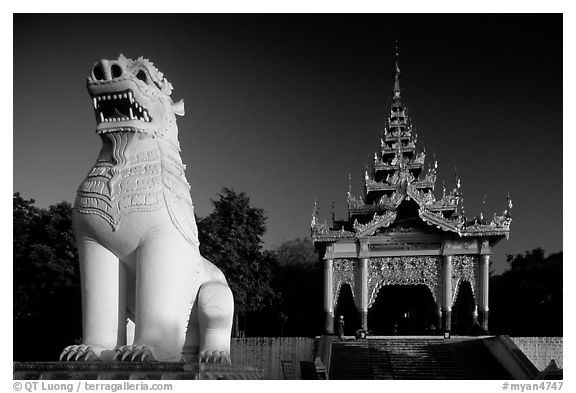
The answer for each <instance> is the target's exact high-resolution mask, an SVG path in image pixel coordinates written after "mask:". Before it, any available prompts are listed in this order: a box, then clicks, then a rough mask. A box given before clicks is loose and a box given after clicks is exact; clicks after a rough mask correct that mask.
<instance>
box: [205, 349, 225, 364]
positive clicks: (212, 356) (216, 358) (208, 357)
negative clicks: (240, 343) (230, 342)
mask: <svg viewBox="0 0 576 393" xmlns="http://www.w3.org/2000/svg"><path fill="white" fill-rule="evenodd" d="M198 362H199V363H228V364H230V363H232V361H231V360H230V354H229V353H228V352H226V351H202V352H200V354H199V355H198Z"/></svg>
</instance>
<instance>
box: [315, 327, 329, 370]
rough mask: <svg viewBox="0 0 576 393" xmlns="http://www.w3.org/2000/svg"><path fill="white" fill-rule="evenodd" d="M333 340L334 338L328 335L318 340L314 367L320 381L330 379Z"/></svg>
mask: <svg viewBox="0 0 576 393" xmlns="http://www.w3.org/2000/svg"><path fill="white" fill-rule="evenodd" d="M332 339H333V337H332V336H331V335H327V334H325V335H323V336H320V337H319V338H318V346H317V347H316V353H315V354H314V367H315V369H316V375H317V377H318V379H328V371H329V370H330V358H331V356H332Z"/></svg>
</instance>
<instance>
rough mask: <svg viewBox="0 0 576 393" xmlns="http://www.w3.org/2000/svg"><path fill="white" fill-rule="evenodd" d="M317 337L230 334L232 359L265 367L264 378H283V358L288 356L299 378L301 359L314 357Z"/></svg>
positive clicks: (249, 364) (308, 359)
mask: <svg viewBox="0 0 576 393" xmlns="http://www.w3.org/2000/svg"><path fill="white" fill-rule="evenodd" d="M316 341H317V340H316V339H314V338H303V337H279V338H276V337H247V338H232V341H231V343H230V344H231V348H230V351H231V356H232V362H233V363H235V364H241V365H244V366H253V367H257V368H261V369H264V378H265V379H284V374H283V372H282V361H283V360H287V361H291V362H292V368H293V370H294V373H295V376H296V378H297V379H300V362H301V361H309V362H311V361H313V360H314V349H315V345H316Z"/></svg>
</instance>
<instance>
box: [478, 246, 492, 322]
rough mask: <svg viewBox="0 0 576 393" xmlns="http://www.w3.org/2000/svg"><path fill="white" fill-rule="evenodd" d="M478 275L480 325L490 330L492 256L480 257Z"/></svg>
mask: <svg viewBox="0 0 576 393" xmlns="http://www.w3.org/2000/svg"><path fill="white" fill-rule="evenodd" d="M478 273H479V280H478V281H479V288H478V323H479V324H480V327H481V328H482V329H483V330H488V282H489V280H490V255H488V254H484V255H480V264H479V266H478Z"/></svg>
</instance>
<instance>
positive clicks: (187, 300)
mask: <svg viewBox="0 0 576 393" xmlns="http://www.w3.org/2000/svg"><path fill="white" fill-rule="evenodd" d="M136 263H137V265H136V299H135V300H136V316H135V319H136V321H135V325H136V330H135V333H134V344H133V345H126V346H124V347H121V348H119V349H118V351H117V352H116V354H115V356H114V359H115V360H121V361H155V360H156V361H165V362H178V361H180V360H181V359H182V347H183V345H184V340H185V336H186V327H187V324H188V318H189V316H190V310H191V308H192V305H193V303H194V301H195V299H196V295H197V292H198V288H199V281H200V271H199V269H200V254H199V253H198V251H197V250H195V249H194V248H193V247H192V246H191V245H190V244H189V243H187V242H186V240H185V239H184V238H183V237H182V236H181V235H180V234H179V233H177V232H167V233H163V234H160V235H155V236H152V237H151V238H149V239H147V240H146V241H144V242H143V244H142V246H141V248H140V249H139V250H138V252H137V261H136Z"/></svg>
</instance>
